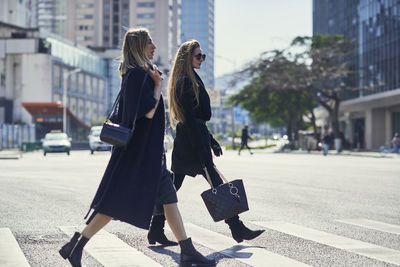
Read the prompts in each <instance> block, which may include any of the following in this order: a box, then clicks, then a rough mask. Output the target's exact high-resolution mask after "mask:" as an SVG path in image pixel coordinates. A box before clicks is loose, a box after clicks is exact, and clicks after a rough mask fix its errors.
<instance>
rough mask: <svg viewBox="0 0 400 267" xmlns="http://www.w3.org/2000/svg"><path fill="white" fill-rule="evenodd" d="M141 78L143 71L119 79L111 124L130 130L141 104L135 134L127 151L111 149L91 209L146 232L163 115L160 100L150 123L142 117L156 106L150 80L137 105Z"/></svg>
mask: <svg viewBox="0 0 400 267" xmlns="http://www.w3.org/2000/svg"><path fill="white" fill-rule="evenodd" d="M144 76H145V71H144V70H143V69H141V68H138V67H136V68H133V69H130V70H129V71H128V72H127V73H126V74H125V75H123V77H122V83H121V98H120V101H119V105H118V107H117V109H116V111H115V112H114V113H115V114H114V115H113V117H112V121H120V122H122V124H124V125H128V126H132V122H133V118H134V114H135V112H136V105H137V103H140V104H139V111H138V114H137V119H136V124H135V131H134V133H133V136H132V139H131V141H130V142H129V144H128V145H127V147H126V148H114V149H113V153H112V155H111V158H110V161H109V163H108V166H107V168H106V170H105V173H104V176H103V179H102V180H101V183H100V185H99V188H98V190H97V193H96V195H95V197H94V199H93V201H92V204H91V205H90V209H94V213H93V215H94V214H95V213H97V212H100V213H103V214H106V215H108V216H111V217H113V218H114V219H117V220H120V221H124V222H127V223H130V224H132V225H134V226H137V227H140V228H143V229H148V228H149V224H150V219H151V216H152V212H153V209H154V204H155V198H156V193H157V187H158V183H159V178H160V172H161V159H162V155H163V138H164V127H165V117H164V116H165V115H164V104H163V100H162V99H160V103H159V105H158V107H157V110H156V112H155V114H154V117H153V119H148V118H146V117H144V115H145V114H146V113H148V112H149V111H150V110H151V109H152V108H154V106H155V104H156V99H154V97H153V93H154V82H153V80H152V79H151V78H150V77H147V80H146V83H145V85H144V87H143V89H142V95H141V97H140V101H138V100H139V99H138V97H139V89H140V86H141V84H142V82H143V79H144ZM93 215H92V216H91V218H93ZM89 221H90V219H89Z"/></svg>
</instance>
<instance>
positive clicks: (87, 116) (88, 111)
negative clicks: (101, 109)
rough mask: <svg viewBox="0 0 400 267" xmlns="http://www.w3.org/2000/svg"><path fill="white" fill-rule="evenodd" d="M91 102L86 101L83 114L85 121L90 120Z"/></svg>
mask: <svg viewBox="0 0 400 267" xmlns="http://www.w3.org/2000/svg"><path fill="white" fill-rule="evenodd" d="M91 111H92V103H91V102H90V101H86V110H85V116H86V120H87V121H91V120H92V112H91Z"/></svg>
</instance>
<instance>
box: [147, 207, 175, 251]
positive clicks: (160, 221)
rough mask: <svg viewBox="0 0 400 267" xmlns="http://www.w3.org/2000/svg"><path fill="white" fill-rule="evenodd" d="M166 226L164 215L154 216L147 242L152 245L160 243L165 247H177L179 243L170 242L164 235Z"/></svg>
mask: <svg viewBox="0 0 400 267" xmlns="http://www.w3.org/2000/svg"><path fill="white" fill-rule="evenodd" d="M164 225H165V216H164V215H156V216H153V219H152V221H151V224H150V230H149V233H148V234H147V240H148V241H149V243H150V244H151V245H154V244H155V243H156V242H158V243H160V244H161V245H163V246H176V245H178V243H176V242H174V241H171V240H168V238H167V237H166V236H165V234H164Z"/></svg>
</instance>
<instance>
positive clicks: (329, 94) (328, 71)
mask: <svg viewBox="0 0 400 267" xmlns="http://www.w3.org/2000/svg"><path fill="white" fill-rule="evenodd" d="M301 45H306V46H308V49H307V51H306V52H305V53H303V54H302V55H301V56H302V58H303V59H305V60H306V58H308V59H310V61H311V65H310V72H309V75H308V76H307V82H306V84H307V85H309V87H310V91H311V92H313V94H315V100H316V101H317V102H318V104H320V105H321V106H322V107H323V108H325V109H326V110H327V111H328V113H329V117H330V121H331V127H332V130H333V134H334V136H335V137H336V138H338V137H339V135H340V130H339V106H340V102H341V99H342V97H343V95H344V94H347V93H349V92H354V91H355V90H358V88H357V87H355V86H354V85H353V84H352V82H351V75H352V74H354V71H352V70H351V68H350V66H349V60H348V57H349V56H350V54H351V52H352V51H353V49H352V42H351V41H350V40H346V39H345V38H344V37H343V36H342V35H318V34H316V35H314V36H313V37H312V38H311V37H297V38H295V39H294V40H293V42H292V46H301Z"/></svg>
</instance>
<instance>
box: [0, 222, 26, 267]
mask: <svg viewBox="0 0 400 267" xmlns="http://www.w3.org/2000/svg"><path fill="white" fill-rule="evenodd" d="M0 266H12V267H29V266H30V265H29V263H28V261H27V260H26V258H25V255H24V253H22V251H21V249H20V247H19V245H18V242H17V240H16V239H15V237H14V235H13V234H12V232H11V230H10V229H9V228H0Z"/></svg>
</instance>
